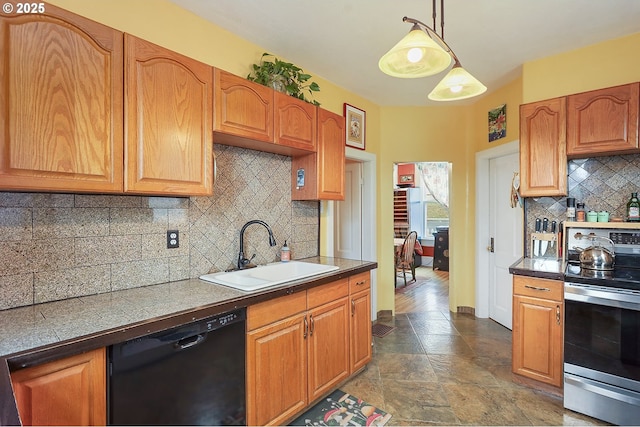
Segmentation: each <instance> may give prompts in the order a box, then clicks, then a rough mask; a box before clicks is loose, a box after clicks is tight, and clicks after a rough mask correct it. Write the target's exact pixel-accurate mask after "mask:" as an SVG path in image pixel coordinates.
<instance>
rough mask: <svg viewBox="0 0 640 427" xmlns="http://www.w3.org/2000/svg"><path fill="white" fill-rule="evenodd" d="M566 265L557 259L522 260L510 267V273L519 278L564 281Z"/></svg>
mask: <svg viewBox="0 0 640 427" xmlns="http://www.w3.org/2000/svg"><path fill="white" fill-rule="evenodd" d="M565 267H566V263H565V261H564V260H561V259H555V258H521V259H519V260H518V261H516V262H515V263H513V264H512V265H511V266H510V267H509V273H511V274H515V275H517V276H531V277H539V278H541V279H551V280H563V281H564V271H565Z"/></svg>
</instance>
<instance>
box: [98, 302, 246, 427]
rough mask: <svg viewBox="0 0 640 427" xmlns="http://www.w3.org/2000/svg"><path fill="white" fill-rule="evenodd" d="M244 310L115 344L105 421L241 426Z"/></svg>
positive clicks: (142, 423)
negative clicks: (107, 410) (107, 416)
mask: <svg viewBox="0 0 640 427" xmlns="http://www.w3.org/2000/svg"><path fill="white" fill-rule="evenodd" d="M245 319H246V313H245V309H240V310H236V311H232V312H228V313H224V314H221V315H217V316H214V317H210V318H207V319H205V320H202V321H198V322H196V323H191V324H187V325H184V326H180V327H176V328H173V329H170V330H166V331H162V332H158V333H155V334H152V335H147V336H144V337H141V338H137V339H133V340H130V341H126V342H123V343H120V344H117V345H113V346H111V347H110V349H109V363H110V366H109V402H108V406H109V420H108V421H109V424H111V425H245V424H246V419H245Z"/></svg>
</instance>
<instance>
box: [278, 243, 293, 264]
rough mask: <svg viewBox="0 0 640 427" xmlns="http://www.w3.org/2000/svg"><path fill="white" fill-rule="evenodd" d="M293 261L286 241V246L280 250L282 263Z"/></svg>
mask: <svg viewBox="0 0 640 427" xmlns="http://www.w3.org/2000/svg"><path fill="white" fill-rule="evenodd" d="M290 260H291V251H290V250H289V246H287V241H286V240H285V241H284V245H282V248H281V249H280V261H282V262H287V261H290Z"/></svg>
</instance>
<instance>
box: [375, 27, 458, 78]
mask: <svg viewBox="0 0 640 427" xmlns="http://www.w3.org/2000/svg"><path fill="white" fill-rule="evenodd" d="M449 64H451V55H449V53H448V52H447V51H445V50H444V49H443V48H442V47H441V46H440V45H439V44H438V43H436V42H435V41H433V39H432V38H431V37H429V35H428V34H427V33H426V32H425V31H423V30H422V29H420V27H419V26H417V25H414V26H413V28H412V29H411V31H410V32H409V34H407V35H406V36H405V37H404V38H403V39H402V40H400V41H399V42H398V44H396V45H395V46H394V47H393V48H392V49H391V50H390V51H389V52H387V53H385V54H384V56H383V57H382V58H380V61H379V62H378V67H380V70H382V72H384V73H385V74H388V75H390V76H393V77H401V78H417V77H426V76H432V75H434V74H437V73H439V72H441V71H443V70H444V69H445V68H447V67H448V66H449Z"/></svg>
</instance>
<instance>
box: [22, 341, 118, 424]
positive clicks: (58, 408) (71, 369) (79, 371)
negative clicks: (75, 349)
mask: <svg viewBox="0 0 640 427" xmlns="http://www.w3.org/2000/svg"><path fill="white" fill-rule="evenodd" d="M105 364H106V360H105V349H104V348H100V349H97V350H93V351H90V352H87V353H82V354H78V355H75V356H71V357H67V358H64V359H60V360H56V361H54V362H49V363H45V364H42V365H38V366H34V367H31V368H26V369H21V370H18V371H15V372H13V373H12V374H11V382H12V384H13V389H14V393H15V397H16V403H17V405H18V412H19V413H20V418H21V420H22V424H23V425H68V426H72V425H85V426H88V425H105V424H106V421H107V410H106V392H107V388H106V370H105V366H106V365H105Z"/></svg>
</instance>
